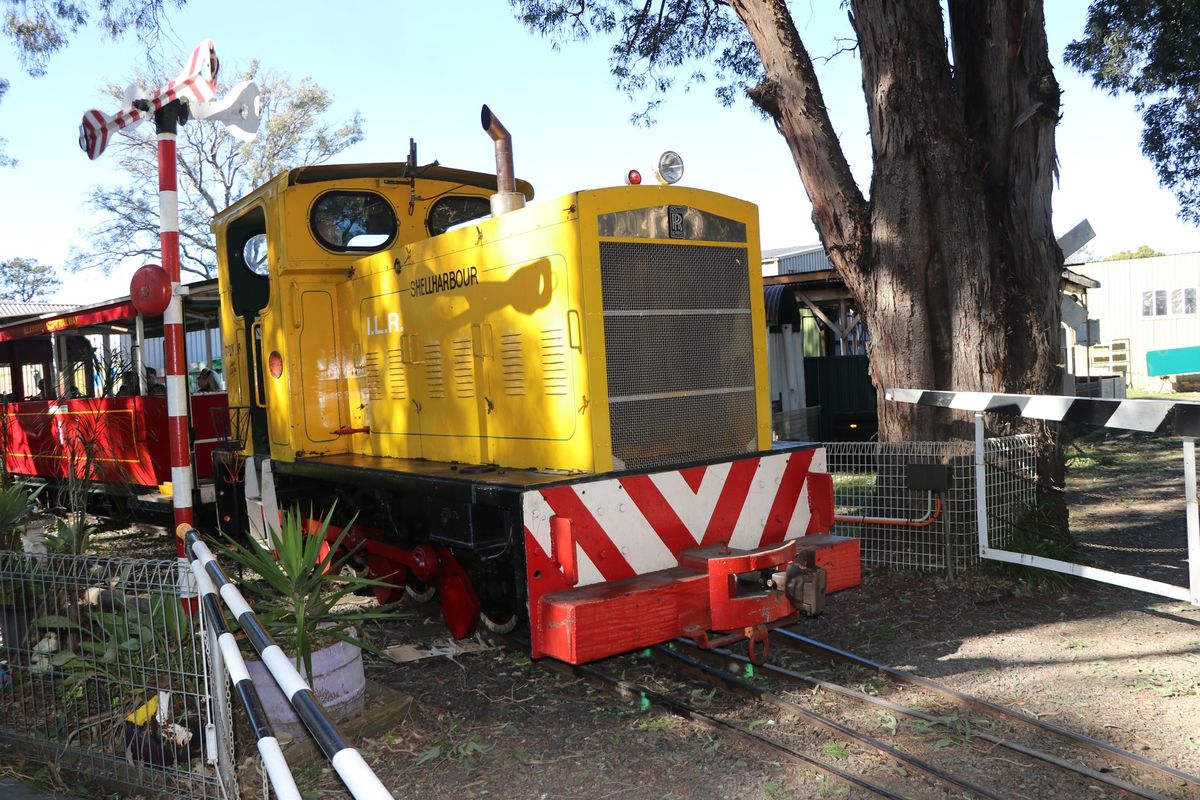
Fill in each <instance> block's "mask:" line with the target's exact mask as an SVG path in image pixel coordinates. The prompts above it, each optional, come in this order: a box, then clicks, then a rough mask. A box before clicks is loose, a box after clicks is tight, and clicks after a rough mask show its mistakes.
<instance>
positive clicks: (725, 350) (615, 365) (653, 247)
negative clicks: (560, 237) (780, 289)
mask: <svg viewBox="0 0 1200 800" xmlns="http://www.w3.org/2000/svg"><path fill="white" fill-rule="evenodd" d="M748 269H749V268H748V265H747V250H746V249H745V248H735V247H714V246H709V245H692V244H658V243H645V242H601V243H600V272H601V282H602V287H603V289H602V290H603V298H604V342H605V347H606V349H607V363H608V394H609V411H610V416H611V421H612V447H613V456H614V459H615V461H616V466H617V467H618V468H620V467H621V466H624V467H628V468H642V467H654V466H662V465H666V464H672V463H678V462H680V461H691V460H697V461H698V460H704V459H708V458H718V457H721V456H725V455H733V454H736V453H744V452H746V451H747V450H755V449H757V441H756V432H757V425H756V420H755V398H754V355H753V354H754V338H753V321H752V317H751V313H750V279H749V272H748Z"/></svg>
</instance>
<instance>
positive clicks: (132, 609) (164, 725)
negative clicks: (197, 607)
mask: <svg viewBox="0 0 1200 800" xmlns="http://www.w3.org/2000/svg"><path fill="white" fill-rule="evenodd" d="M177 570H178V566H177V563H176V562H174V561H146V560H136V559H127V558H99V557H94V556H53V555H35V554H27V553H14V552H0V739H3V740H5V741H7V742H10V743H12V744H14V745H17V746H18V747H20V749H21V750H22V751H23V752H25V753H29V754H30V755H31V756H33V757H35V758H37V759H39V760H41V761H43V763H46V764H47V765H48V766H49V767H50V769H51V771H52V772H58V773H62V774H63V775H70V776H75V777H77V778H87V779H90V780H95V781H98V782H100V783H103V784H106V785H109V786H113V787H114V788H117V789H118V790H121V791H127V792H136V793H145V794H152V795H163V796H172V797H189V798H226V797H235V796H236V792H237V789H236V785H235V784H234V783H233V780H232V778H231V777H230V772H229V770H227V769H222V770H218V769H217V767H216V764H217V763H218V758H217V756H218V751H219V755H220V756H221V759H220V763H221V764H223V765H229V764H232V763H233V737H232V733H231V731H232V721H231V719H230V717H229V709H228V706H223V707H220V708H218V709H214V707H213V704H212V702H211V701H210V697H209V691H208V687H209V674H208V673H209V663H210V662H209V661H208V658H207V648H206V637H205V632H204V631H203V629H202V628H201V624H200V617H199V615H197V616H195V617H189V616H187V615H186V614H184V613H183V610H182V607H181V605H180V599H179V589H178V572H177ZM221 679H222V680H223V679H224V678H223V677H222V678H221Z"/></svg>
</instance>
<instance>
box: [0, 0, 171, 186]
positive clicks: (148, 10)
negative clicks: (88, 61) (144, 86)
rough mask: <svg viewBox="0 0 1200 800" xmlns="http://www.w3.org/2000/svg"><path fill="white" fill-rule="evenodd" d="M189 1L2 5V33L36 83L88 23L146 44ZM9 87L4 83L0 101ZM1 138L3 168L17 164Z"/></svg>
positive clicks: (25, 0) (42, 0)
mask: <svg viewBox="0 0 1200 800" xmlns="http://www.w3.org/2000/svg"><path fill="white" fill-rule="evenodd" d="M186 3H187V0H77V1H74V2H73V1H72V0H4V6H5V8H4V33H5V35H7V36H8V38H10V39H11V40H12V41H13V44H15V45H16V48H17V57H18V58H19V59H20V61H21V66H23V67H25V70H26V72H28V73H29V74H30V75H32V76H34V77H39V76H41V75H44V74H45V73H46V64H47V62H48V61H49V59H50V56H52V55H54V54H55V53H57V52H58V51H59V50H62V49H63V48H64V47H66V46H67V44H69V43H70V41H71V38H72V37H73V36H74V35H75V34H76V33H78V32H79V29H80V28H83V27H85V26H86V25H88V24H89V23H90V22H97V20H96V15H97V14H98V15H99V19H98V24H99V26H100V28H101V29H102V30H103V31H104V32H105V34H106V35H107V36H108V37H109V38H110V39H117V38H119V37H120V36H121V35H122V34H124V33H126V32H127V31H130V30H132V31H134V32H135V33H136V34H137V35H138V36H139V37H140V38H141V39H142V40H143V41H144V42H146V43H147V44H149V43H151V42H152V41H153V40H154V39H155V38H156V37H157V35H158V32H159V26H160V25H161V24H162V14H163V10H164V8H165V7H166V6H168V5H171V6H175V7H176V8H182V7H183V6H184V5H185V4H186ZM7 90H8V81H7V80H5V79H4V78H0V100H3V99H4V93H5V92H6V91H7ZM5 143H6V140H4V139H2V138H0V167H10V166H14V165H15V164H16V163H17V162H16V161H15V160H13V159H12V158H10V157H9V156H6V155H5V154H4V145H5Z"/></svg>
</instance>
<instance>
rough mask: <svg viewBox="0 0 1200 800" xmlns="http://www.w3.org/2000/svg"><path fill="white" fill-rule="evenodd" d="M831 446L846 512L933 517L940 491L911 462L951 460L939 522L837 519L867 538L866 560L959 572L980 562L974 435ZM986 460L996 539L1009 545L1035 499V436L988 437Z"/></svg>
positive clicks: (839, 507)
mask: <svg viewBox="0 0 1200 800" xmlns="http://www.w3.org/2000/svg"><path fill="white" fill-rule="evenodd" d="M824 446H825V454H826V459H827V462H828V469H829V473H830V474H831V475H833V486H834V489H833V494H834V514H835V515H836V516H838V517H844V518H860V517H876V518H878V517H886V518H892V519H898V520H913V521H920V520H923V519H927V518H928V516H929V515H930V514H931V513H932V512H933V498H932V497H931V496H930V493H929V492H927V491H914V490H912V489H909V488H908V487H907V486H906V481H905V471H906V466H907V465H909V464H923V465H939V464H940V465H946V466H947V467H948V468H949V473H950V482H949V489H948V490H947V491H946V492H945V493H944V495H943V497H942V507H941V511H940V513H939V514H938V516H937V519H936V520H935V521H934V522H933V523H932V524H929V525H924V526H919V525H916V524H913V523H908V524H882V525H881V524H863V523H862V522H855V521H849V520H847V521H836V522H835V523H834V526H833V533H835V534H837V535H839V536H854V537H856V538H858V539H859V540H860V542H861V546H862V560H863V563H864V564H875V565H878V566H885V567H898V568H905V569H920V570H948V571H951V572H953V570H956V569H958V570H964V569H969V568H971V567H973V566H975V565H976V564H978V563H979V532H978V525H977V524H976V520H975V456H974V446H975V445H974V442H970V441H966V440H953V441H949V442H826V443H825V445H824ZM985 464H986V472H985V474H986V479H987V502H988V510H987V513H988V526H989V537H990V541H991V546H992V547H1004V546H1005V545H1006V544H1007V543H1008V542H1009V540H1010V539H1011V538H1012V532H1013V529H1014V527H1015V525H1016V524H1017V522H1018V519H1019V518H1020V516H1021V514H1022V513H1024V511H1025V510H1026V509H1027V508H1029V507H1030V506H1032V505H1033V503H1034V501H1035V487H1036V474H1035V466H1034V439H1033V437H1032V436H1030V435H1028V434H1021V435H1017V436H1004V437H996V438H993V439H988V440H987V441H986V442H985Z"/></svg>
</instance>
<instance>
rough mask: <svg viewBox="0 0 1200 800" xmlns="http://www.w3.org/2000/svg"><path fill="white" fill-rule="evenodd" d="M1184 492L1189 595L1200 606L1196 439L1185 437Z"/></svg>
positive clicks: (1199, 535)
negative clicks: (1185, 499) (1185, 500)
mask: <svg viewBox="0 0 1200 800" xmlns="http://www.w3.org/2000/svg"><path fill="white" fill-rule="evenodd" d="M1183 491H1184V497H1186V498H1187V541H1188V593H1189V594H1190V595H1191V603H1192V605H1194V606H1200V508H1198V507H1197V504H1196V439H1195V438H1194V437H1192V436H1184V437H1183Z"/></svg>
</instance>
